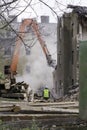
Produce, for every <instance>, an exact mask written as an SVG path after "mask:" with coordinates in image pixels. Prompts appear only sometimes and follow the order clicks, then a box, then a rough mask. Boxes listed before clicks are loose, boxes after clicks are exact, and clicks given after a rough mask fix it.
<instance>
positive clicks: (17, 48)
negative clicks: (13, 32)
mask: <svg viewBox="0 0 87 130" xmlns="http://www.w3.org/2000/svg"><path fill="white" fill-rule="evenodd" d="M28 26H31V27H32V29H33V30H34V33H35V35H36V36H37V38H38V40H39V43H40V45H41V47H42V49H43V52H44V54H45V56H46V59H47V63H48V65H49V66H51V67H54V68H55V60H53V59H52V57H51V55H50V53H49V51H48V49H47V46H46V44H45V41H44V40H43V39H42V37H41V34H40V31H39V28H38V24H37V22H36V21H35V20H33V19H25V20H23V21H22V24H21V25H20V28H19V34H18V37H17V40H16V46H15V50H14V54H13V59H12V63H11V74H12V75H15V74H16V70H17V64H18V60H19V53H20V47H21V44H22V41H21V39H23V38H24V36H25V29H26V27H28Z"/></svg>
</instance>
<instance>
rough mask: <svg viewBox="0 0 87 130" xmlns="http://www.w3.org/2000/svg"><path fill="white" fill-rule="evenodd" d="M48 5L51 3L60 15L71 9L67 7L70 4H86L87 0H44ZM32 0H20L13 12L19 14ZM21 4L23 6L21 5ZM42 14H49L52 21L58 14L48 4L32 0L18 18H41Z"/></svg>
mask: <svg viewBox="0 0 87 130" xmlns="http://www.w3.org/2000/svg"><path fill="white" fill-rule="evenodd" d="M42 1H43V2H45V3H46V4H47V5H49V6H50V7H51V8H52V9H53V10H55V12H56V13H57V14H58V15H59V16H60V15H62V14H63V13H64V12H67V11H70V9H67V5H68V4H72V5H81V6H86V5H87V0H42ZM56 1H57V2H56ZM29 2H30V0H20V1H19V3H17V6H16V11H14V12H12V13H13V14H15V12H16V14H18V13H19V12H20V11H21V10H23V9H24V7H25V6H26V5H27V4H28V3H29ZM20 6H21V7H20ZM41 15H49V16H50V22H56V15H55V14H54V13H53V12H52V10H50V9H49V8H48V7H47V6H46V5H44V4H43V3H41V2H39V0H32V2H31V4H30V6H29V7H28V8H27V9H26V10H25V11H24V12H23V13H22V14H21V15H20V16H19V18H18V20H21V19H23V18H33V17H35V18H37V20H39V17H40V16H41Z"/></svg>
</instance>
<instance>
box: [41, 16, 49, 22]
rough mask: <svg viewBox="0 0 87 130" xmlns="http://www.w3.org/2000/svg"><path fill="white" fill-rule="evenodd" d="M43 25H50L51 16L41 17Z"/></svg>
mask: <svg viewBox="0 0 87 130" xmlns="http://www.w3.org/2000/svg"><path fill="white" fill-rule="evenodd" d="M41 23H49V16H41Z"/></svg>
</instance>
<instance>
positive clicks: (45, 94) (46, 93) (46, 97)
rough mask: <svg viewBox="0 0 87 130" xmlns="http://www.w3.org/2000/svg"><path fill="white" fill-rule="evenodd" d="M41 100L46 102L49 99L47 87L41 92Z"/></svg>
mask: <svg viewBox="0 0 87 130" xmlns="http://www.w3.org/2000/svg"><path fill="white" fill-rule="evenodd" d="M43 98H44V99H45V100H48V99H49V98H50V91H49V89H48V88H47V87H45V89H44V90H43Z"/></svg>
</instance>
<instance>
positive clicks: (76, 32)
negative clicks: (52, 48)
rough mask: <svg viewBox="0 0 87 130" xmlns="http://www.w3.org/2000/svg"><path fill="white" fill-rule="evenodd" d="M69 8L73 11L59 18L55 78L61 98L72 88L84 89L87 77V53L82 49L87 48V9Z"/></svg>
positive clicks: (70, 6) (56, 87) (79, 7)
mask: <svg viewBox="0 0 87 130" xmlns="http://www.w3.org/2000/svg"><path fill="white" fill-rule="evenodd" d="M68 8H71V9H72V11H71V12H70V13H64V14H63V16H62V17H60V18H59V21H58V29H57V30H58V44H57V67H56V70H55V71H54V73H53V76H54V85H55V89H56V92H57V94H58V96H59V98H60V97H63V96H65V95H67V94H68V92H69V90H70V88H71V87H72V86H77V85H78V84H79V83H80V86H81V87H83V86H84V85H83V83H84V82H85V81H86V77H84V76H85V75H87V73H86V70H87V69H86V68H87V66H86V65H83V59H84V58H86V52H84V53H83V49H82V48H83V47H84V46H87V45H86V41H87V7H81V6H72V5H69V6H68ZM82 53H83V54H82ZM81 54H82V56H81ZM79 59H80V60H79ZM83 69H84V72H83ZM83 75H84V76H83Z"/></svg>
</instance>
